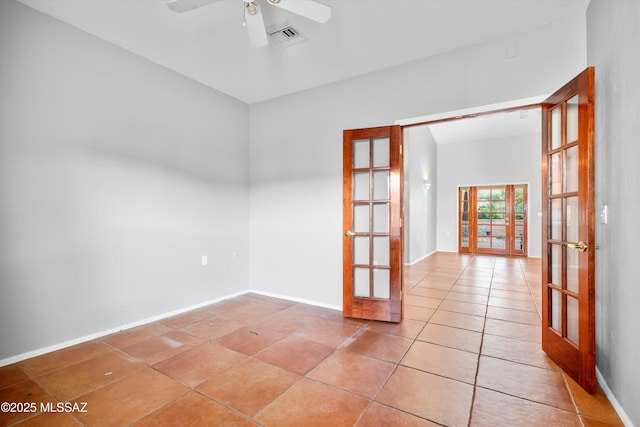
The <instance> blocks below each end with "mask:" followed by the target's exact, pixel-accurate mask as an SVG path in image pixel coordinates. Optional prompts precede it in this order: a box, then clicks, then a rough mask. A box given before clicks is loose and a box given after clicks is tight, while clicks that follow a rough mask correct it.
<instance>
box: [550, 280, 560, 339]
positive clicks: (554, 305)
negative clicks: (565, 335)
mask: <svg viewBox="0 0 640 427" xmlns="http://www.w3.org/2000/svg"><path fill="white" fill-rule="evenodd" d="M550 323H551V327H552V328H553V329H555V330H556V331H557V332H559V333H562V294H561V293H560V292H558V291H556V290H551V322H550Z"/></svg>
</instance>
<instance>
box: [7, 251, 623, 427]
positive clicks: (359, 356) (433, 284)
mask: <svg viewBox="0 0 640 427" xmlns="http://www.w3.org/2000/svg"><path fill="white" fill-rule="evenodd" d="M539 276H540V260H533V259H518V258H501V257H490V256H471V255H458V254H449V253H437V254H434V255H432V256H431V257H429V258H427V259H425V260H424V261H422V262H420V263H418V264H416V265H414V266H412V267H407V268H406V270H405V286H404V292H405V300H404V304H405V306H404V312H405V319H404V321H403V322H402V323H400V324H390V323H383V322H370V321H359V320H353V319H345V318H343V317H342V315H341V313H340V312H336V311H333V310H329V309H323V308H318V307H314V306H310V305H305V304H299V303H295V302H290V301H285V300H279V299H275V298H270V297H265V296H261V295H256V294H246V295H243V296H241V297H237V298H233V299H230V300H227V301H224V302H221V303H218V304H214V305H211V306H207V307H204V308H202V309H198V310H194V311H191V312H188V313H186V314H182V315H180V316H176V317H172V318H168V319H165V320H162V321H159V322H156V323H152V324H148V325H145V326H141V327H138V328H135V329H131V330H127V331H124V332H120V333H117V334H113V335H110V336H106V337H103V338H102V339H98V340H95V341H91V342H86V343H83V344H80V345H77V346H74V347H70V348H65V349H63V350H59V351H56V352H53V353H49V354H45V355H42V356H39V357H36V358H33V359H29V360H25V361H22V362H19V363H16V364H13V365H9V366H5V367H2V368H0V401H9V402H34V403H37V404H38V405H39V404H40V403H44V402H54V403H57V402H72V403H82V404H84V403H86V408H85V410H86V412H73V413H65V412H57V413H54V412H51V411H44V412H40V411H37V412H35V413H10V412H0V425H3V426H5V425H11V426H13V425H19V426H56V427H57V426H79V425H87V426H125V425H134V426H198V425H202V426H213V425H221V426H235V425H239V426H240V425H242V426H249V425H265V426H296V427H300V426H331V427H334V426H353V425H357V426H434V425H445V426H509V427H514V426H527V427H531V426H545V427H555V426H585V427H589V426H594V427H595V426H601V427H602V426H611V425H613V426H621V425H622V422H621V421H620V419H619V418H618V416H617V414H616V413H615V411H614V409H613V408H612V406H611V404H610V403H609V401H608V400H607V398H606V396H605V395H604V393H603V392H602V390H601V389H600V388H599V389H598V391H597V393H596V394H595V395H589V394H587V393H585V392H584V391H583V390H582V389H580V387H579V386H577V385H576V384H575V383H574V382H573V381H572V380H571V379H569V378H567V377H566V376H565V375H564V374H563V373H562V372H561V371H560V370H559V369H558V368H557V366H556V365H555V364H554V363H553V362H552V361H551V360H550V359H548V358H547V357H546V355H545V354H544V353H543V352H542V351H541V350H540V316H539V306H540V302H539V301H540V288H539V285H538V283H539Z"/></svg>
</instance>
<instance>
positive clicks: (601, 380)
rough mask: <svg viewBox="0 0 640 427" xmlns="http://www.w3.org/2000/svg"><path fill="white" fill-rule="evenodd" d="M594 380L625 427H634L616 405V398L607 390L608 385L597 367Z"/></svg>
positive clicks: (618, 405) (617, 404)
mask: <svg viewBox="0 0 640 427" xmlns="http://www.w3.org/2000/svg"><path fill="white" fill-rule="evenodd" d="M596 379H597V380H598V384H600V387H602V390H603V391H604V394H606V395H607V397H608V398H609V402H611V405H613V408H614V409H615V410H616V412H617V413H618V416H619V417H620V419H621V420H622V422H623V423H624V425H625V427H635V426H634V425H633V423H632V422H631V419H630V418H629V416H628V415H627V413H626V412H625V411H624V409H622V406H620V403H618V400H617V399H616V396H615V395H614V394H613V392H612V391H611V389H610V388H609V385H608V384H607V382H606V381H605V379H604V377H603V376H602V374H601V373H600V370H599V369H598V368H597V367H596Z"/></svg>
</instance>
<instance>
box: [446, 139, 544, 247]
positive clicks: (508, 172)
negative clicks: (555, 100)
mask: <svg viewBox="0 0 640 427" xmlns="http://www.w3.org/2000/svg"><path fill="white" fill-rule="evenodd" d="M540 144H541V136H540V134H539V133H537V134H531V135H523V136H520V137H517V138H500V139H497V140H480V141H473V142H468V143H464V142H461V143H455V144H439V145H438V250H441V251H452V252H456V251H457V250H458V233H457V228H458V221H457V218H458V187H459V186H466V185H490V184H516V183H517V184H528V197H529V205H528V206H529V210H528V213H529V218H528V222H529V233H528V255H529V256H530V257H540V256H541V250H542V249H541V240H542V237H541V236H542V235H541V232H542V230H541V218H539V217H538V212H541V198H542V195H541V193H540V191H541V175H540V169H541V148H540V147H541V145H540Z"/></svg>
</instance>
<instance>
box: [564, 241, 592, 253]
mask: <svg viewBox="0 0 640 427" xmlns="http://www.w3.org/2000/svg"><path fill="white" fill-rule="evenodd" d="M567 247H569V248H571V249H577V250H579V251H580V252H584V251H586V250H587V249H589V245H587V244H586V243H585V242H583V241H582V240H581V241H579V242H578V244H575V243H567Z"/></svg>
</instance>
